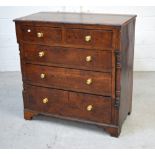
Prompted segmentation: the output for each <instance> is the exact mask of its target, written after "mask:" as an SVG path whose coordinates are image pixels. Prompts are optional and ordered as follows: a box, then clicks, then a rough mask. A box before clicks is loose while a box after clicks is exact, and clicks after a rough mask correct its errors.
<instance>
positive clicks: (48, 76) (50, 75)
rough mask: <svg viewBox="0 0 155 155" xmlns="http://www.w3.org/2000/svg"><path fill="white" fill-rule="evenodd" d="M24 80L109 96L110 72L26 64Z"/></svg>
mask: <svg viewBox="0 0 155 155" xmlns="http://www.w3.org/2000/svg"><path fill="white" fill-rule="evenodd" d="M24 73H25V77H24V78H25V80H26V81H27V82H30V83H34V84H40V85H42V86H47V87H52V88H60V89H65V90H72V91H78V92H86V93H92V94H100V95H106V96H111V74H110V73H101V72H92V71H82V70H75V69H67V68H59V67H47V66H39V65H32V64H26V65H25V66H24Z"/></svg>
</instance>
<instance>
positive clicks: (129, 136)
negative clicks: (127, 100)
mask: <svg viewBox="0 0 155 155" xmlns="http://www.w3.org/2000/svg"><path fill="white" fill-rule="evenodd" d="M0 148H49V149H50V148H51V149H52V148H53V149H55V148H60V149H63V148H68V149H71V148H94V149H97V148H101V149H104V148H131V149H132V148H155V72H136V73H134V91H133V110H132V114H131V116H129V117H127V119H126V121H125V123H124V125H123V128H122V132H121V135H120V137H119V138H113V137H110V136H109V134H107V133H106V132H104V130H103V129H102V128H100V127H97V126H95V125H89V124H84V123H78V122H73V121H66V120H61V119H56V118H51V117H45V116H38V117H36V118H34V119H33V120H32V121H26V120H24V118H23V101H22V82H21V75H20V73H19V72H0Z"/></svg>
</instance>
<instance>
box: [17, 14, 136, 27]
mask: <svg viewBox="0 0 155 155" xmlns="http://www.w3.org/2000/svg"><path fill="white" fill-rule="evenodd" d="M135 17H136V15H120V14H96V13H80V14H78V13H66V12H39V13H35V14H32V15H29V16H25V17H22V18H17V19H15V20H14V21H17V22H43V23H44V22H47V23H52V24H53V23H60V24H64V23H65V24H80V25H81V24H94V25H95V26H96V25H107V26H111V25H112V26H122V25H124V24H127V23H128V22H130V21H131V20H132V19H134V18H135Z"/></svg>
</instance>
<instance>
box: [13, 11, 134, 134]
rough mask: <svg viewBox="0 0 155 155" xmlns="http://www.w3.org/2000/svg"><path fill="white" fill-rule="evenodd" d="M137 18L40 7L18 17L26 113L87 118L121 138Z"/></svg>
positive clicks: (129, 94)
mask: <svg viewBox="0 0 155 155" xmlns="http://www.w3.org/2000/svg"><path fill="white" fill-rule="evenodd" d="M135 18H136V16H135V15H112V14H76V13H50V12H41V13H36V14H33V15H29V16H26V17H23V18H18V19H15V20H14V21H15V24H16V34H17V42H18V43H19V50H20V60H21V71H22V80H23V100H24V118H25V119H26V120H30V119H32V117H33V116H36V115H38V114H43V115H48V116H54V117H59V118H65V119H70V120H77V121H83V122H86V123H92V124H96V125H100V126H102V127H103V128H104V129H105V130H106V131H107V132H109V133H110V134H111V135H112V136H115V137H118V136H119V134H120V131H121V126H122V124H123V121H124V120H125V118H126V116H127V115H128V114H130V113H131V104H132V85H133V56H134V33H135Z"/></svg>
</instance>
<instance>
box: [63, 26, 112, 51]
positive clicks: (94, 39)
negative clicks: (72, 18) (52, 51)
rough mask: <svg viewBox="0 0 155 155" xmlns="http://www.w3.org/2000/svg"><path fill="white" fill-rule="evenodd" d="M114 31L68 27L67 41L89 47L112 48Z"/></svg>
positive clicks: (67, 42)
mask: <svg viewBox="0 0 155 155" xmlns="http://www.w3.org/2000/svg"><path fill="white" fill-rule="evenodd" d="M112 34H113V33H112V31H110V30H109V31H108V30H88V29H66V30H65V43H66V44H69V45H78V46H82V47H83V46H87V47H89V48H101V49H109V48H112V36H113V35H112Z"/></svg>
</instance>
